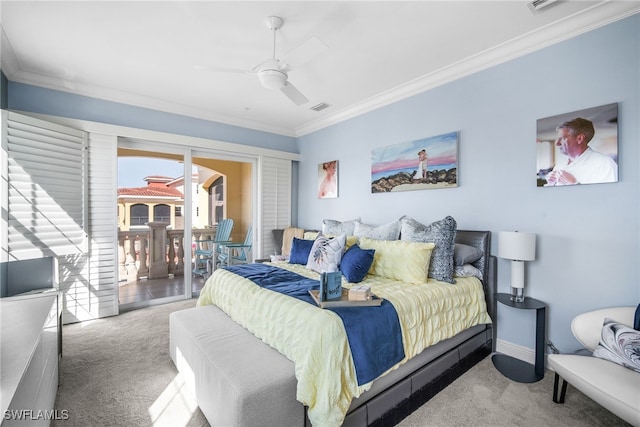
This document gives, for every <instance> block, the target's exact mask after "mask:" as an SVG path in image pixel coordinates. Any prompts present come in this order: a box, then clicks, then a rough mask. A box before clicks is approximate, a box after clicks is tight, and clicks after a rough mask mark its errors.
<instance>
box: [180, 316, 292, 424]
mask: <svg viewBox="0 0 640 427" xmlns="http://www.w3.org/2000/svg"><path fill="white" fill-rule="evenodd" d="M169 322H170V329H171V331H170V344H169V345H170V352H171V358H172V359H173V362H174V363H175V365H176V367H177V368H178V370H179V371H180V372H181V373H182V375H183V376H184V378H185V382H186V383H187V386H189V387H190V388H191V391H192V392H194V395H195V396H196V399H197V401H198V406H200V409H201V410H202V412H203V413H204V415H205V416H206V417H207V420H208V421H209V423H210V424H211V425H212V426H243V427H251V426H256V427H258V426H259V427H264V426H303V425H304V422H305V413H304V406H303V405H302V404H301V403H300V402H298V401H296V379H295V374H294V366H293V362H291V361H290V360H288V359H287V358H286V357H284V356H282V355H281V354H280V353H279V352H277V351H276V350H274V349H273V348H271V347H269V346H267V345H259V346H257V345H255V344H256V340H257V338H256V337H255V336H253V335H252V334H251V333H249V332H248V331H246V330H245V329H244V328H243V327H241V326H240V325H238V324H237V323H235V322H233V321H232V320H231V319H230V318H229V317H227V316H226V315H225V314H224V313H223V312H222V311H221V310H220V309H218V308H217V307H215V306H206V307H196V308H191V309H187V310H182V311H178V312H174V313H172V314H171V316H170V320H169Z"/></svg>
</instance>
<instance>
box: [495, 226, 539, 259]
mask: <svg viewBox="0 0 640 427" xmlns="http://www.w3.org/2000/svg"><path fill="white" fill-rule="evenodd" d="M498 257H499V258H505V259H510V260H517V261H533V260H534V259H536V235H535V233H526V232H521V231H501V232H499V233H498Z"/></svg>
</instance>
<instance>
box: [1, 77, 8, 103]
mask: <svg viewBox="0 0 640 427" xmlns="http://www.w3.org/2000/svg"><path fill="white" fill-rule="evenodd" d="M8 87H9V81H8V80H7V76H5V75H4V73H3V72H2V70H0V108H1V109H6V108H7V104H8V95H7V88H8Z"/></svg>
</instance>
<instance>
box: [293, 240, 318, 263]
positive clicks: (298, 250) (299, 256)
mask: <svg viewBox="0 0 640 427" xmlns="http://www.w3.org/2000/svg"><path fill="white" fill-rule="evenodd" d="M313 242H314V241H313V240H305V239H298V238H297V237H294V238H293V243H291V253H290V254H289V264H302V265H307V261H308V260H309V254H310V253H311V248H312V247H313Z"/></svg>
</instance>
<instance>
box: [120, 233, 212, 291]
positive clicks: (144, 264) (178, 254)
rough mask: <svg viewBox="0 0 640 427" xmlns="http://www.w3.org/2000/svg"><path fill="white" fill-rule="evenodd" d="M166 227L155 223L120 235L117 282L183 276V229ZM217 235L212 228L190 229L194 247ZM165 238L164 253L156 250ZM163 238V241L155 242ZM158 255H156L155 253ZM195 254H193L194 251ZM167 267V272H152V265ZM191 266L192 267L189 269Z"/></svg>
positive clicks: (162, 270)
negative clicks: (200, 241) (149, 226)
mask: <svg viewBox="0 0 640 427" xmlns="http://www.w3.org/2000/svg"><path fill="white" fill-rule="evenodd" d="M164 224H166V225H162V224H158V223H155V224H154V226H153V227H151V228H149V229H146V230H130V231H119V232H118V275H119V276H118V279H119V281H120V282H126V283H129V282H135V281H137V280H139V279H141V278H149V279H154V278H162V277H167V276H169V275H174V276H182V275H184V273H185V264H184V230H167V229H166V226H167V225H168V223H164ZM215 233H216V229H215V227H213V228H194V229H192V230H191V238H192V240H193V242H192V248H193V250H195V249H197V246H196V245H197V243H196V241H198V240H205V239H213V238H214V236H215ZM163 237H164V240H165V243H164V247H165V250H164V251H161V250H158V251H154V250H153V248H156V247H158V246H157V245H160V246H161V245H162V241H161V240H162V238H163ZM157 239H160V241H156V240H157ZM156 252H157V253H156ZM192 253H193V251H192ZM164 264H166V273H165V271H164V269H162V268H161V269H160V272H159V273H158V270H157V269H156V270H155V271H153V270H152V271H150V268H151V266H159V265H164ZM190 269H191V266H189V270H190Z"/></svg>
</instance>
